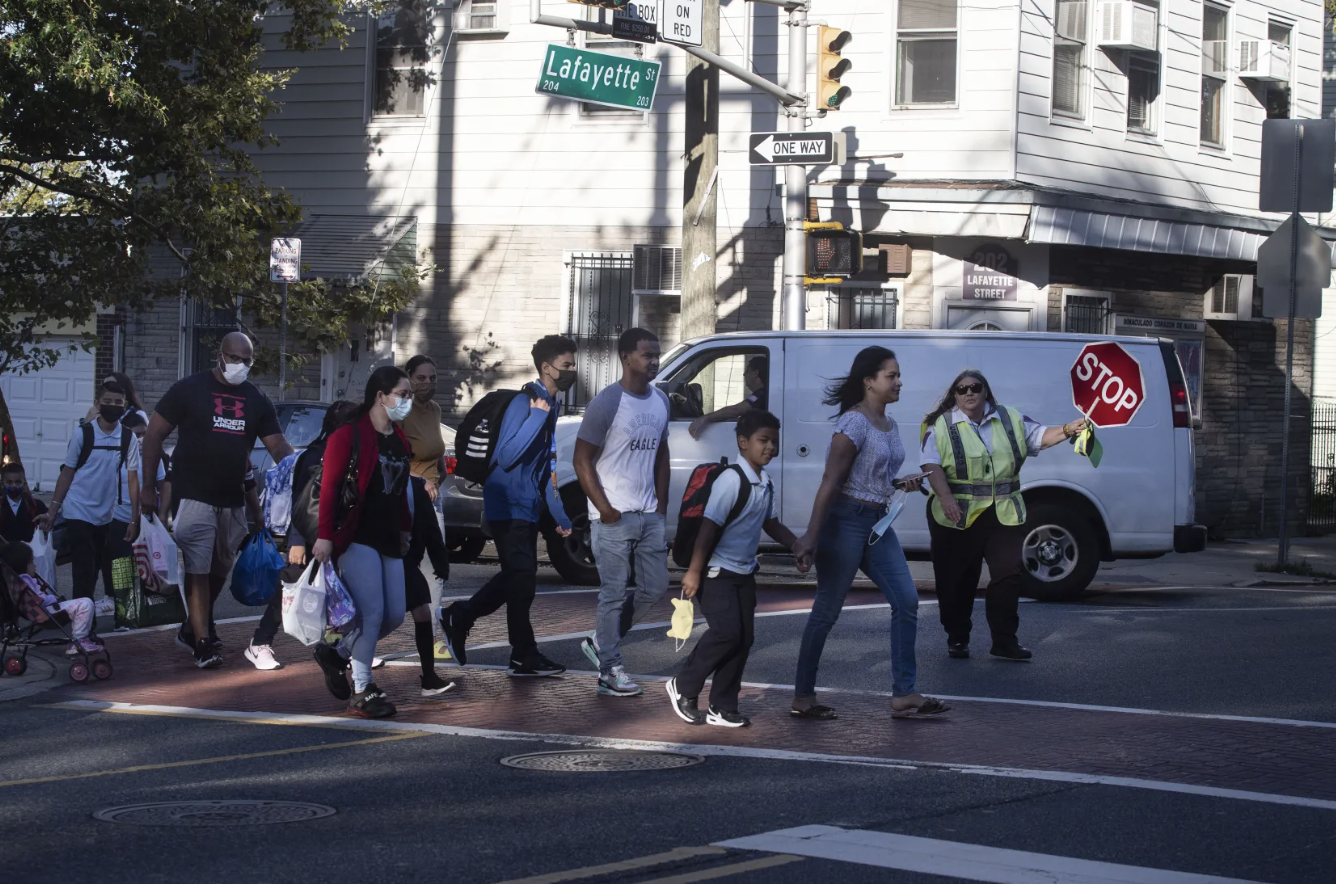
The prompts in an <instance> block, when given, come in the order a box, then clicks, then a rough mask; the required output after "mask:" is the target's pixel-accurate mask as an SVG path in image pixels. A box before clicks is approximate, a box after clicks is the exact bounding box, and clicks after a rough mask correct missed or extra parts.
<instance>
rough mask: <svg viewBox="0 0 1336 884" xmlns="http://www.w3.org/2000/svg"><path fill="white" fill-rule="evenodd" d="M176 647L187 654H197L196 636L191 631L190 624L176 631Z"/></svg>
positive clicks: (183, 625)
mask: <svg viewBox="0 0 1336 884" xmlns="http://www.w3.org/2000/svg"><path fill="white" fill-rule="evenodd" d="M176 646H177V647H178V648H180V649H181V650H183V651H186V652H187V653H190V654H193V653H195V634H194V633H193V632H191V631H190V628H189V625H188V623H182V624H181V628H180V629H178V630H177V631H176Z"/></svg>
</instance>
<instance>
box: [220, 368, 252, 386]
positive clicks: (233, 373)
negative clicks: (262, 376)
mask: <svg viewBox="0 0 1336 884" xmlns="http://www.w3.org/2000/svg"><path fill="white" fill-rule="evenodd" d="M219 367H220V368H221V369H222V370H223V380H224V381H226V382H227V383H229V384H231V385H232V386H234V387H235V386H237V385H238V384H240V383H243V382H244V381H245V380H246V376H247V375H249V374H250V366H249V365H242V364H238V365H232V364H231V363H228V362H224V363H223V364H222V365H220V366H219Z"/></svg>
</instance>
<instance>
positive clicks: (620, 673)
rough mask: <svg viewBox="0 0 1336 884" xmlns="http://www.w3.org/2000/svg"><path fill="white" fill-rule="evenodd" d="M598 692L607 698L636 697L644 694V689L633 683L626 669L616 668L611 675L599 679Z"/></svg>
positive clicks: (613, 668)
mask: <svg viewBox="0 0 1336 884" xmlns="http://www.w3.org/2000/svg"><path fill="white" fill-rule="evenodd" d="M598 692H599V693H600V694H602V695H603V696H605V697H634V696H635V695H636V694H643V693H644V688H642V687H641V686H640V685H638V684H636V683H635V682H633V681H631V678H630V676H628V675H627V674H626V668H625V667H623V666H614V667H612V674H611V675H604V676H600V677H599V680H598Z"/></svg>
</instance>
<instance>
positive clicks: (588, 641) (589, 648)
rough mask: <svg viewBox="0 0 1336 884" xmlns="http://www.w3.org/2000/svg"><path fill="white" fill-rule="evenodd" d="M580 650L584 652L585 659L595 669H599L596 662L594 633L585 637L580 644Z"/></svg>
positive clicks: (595, 638)
mask: <svg viewBox="0 0 1336 884" xmlns="http://www.w3.org/2000/svg"><path fill="white" fill-rule="evenodd" d="M580 650H581V651H583V652H584V655H585V659H586V660H588V661H589V663H590V665H592V666H593V667H594V668H595V669H600V668H602V667H600V666H599V662H598V638H597V637H596V636H595V635H594V633H592V632H591V633H589V635H587V636H585V639H584V641H582V642H580Z"/></svg>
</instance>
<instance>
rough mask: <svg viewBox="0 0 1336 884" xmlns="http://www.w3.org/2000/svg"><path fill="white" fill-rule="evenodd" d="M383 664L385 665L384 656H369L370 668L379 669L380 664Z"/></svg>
mask: <svg viewBox="0 0 1336 884" xmlns="http://www.w3.org/2000/svg"><path fill="white" fill-rule="evenodd" d="M384 665H385V658H384V657H372V658H371V668H372V669H379V668H380V667H382V666H384Z"/></svg>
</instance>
